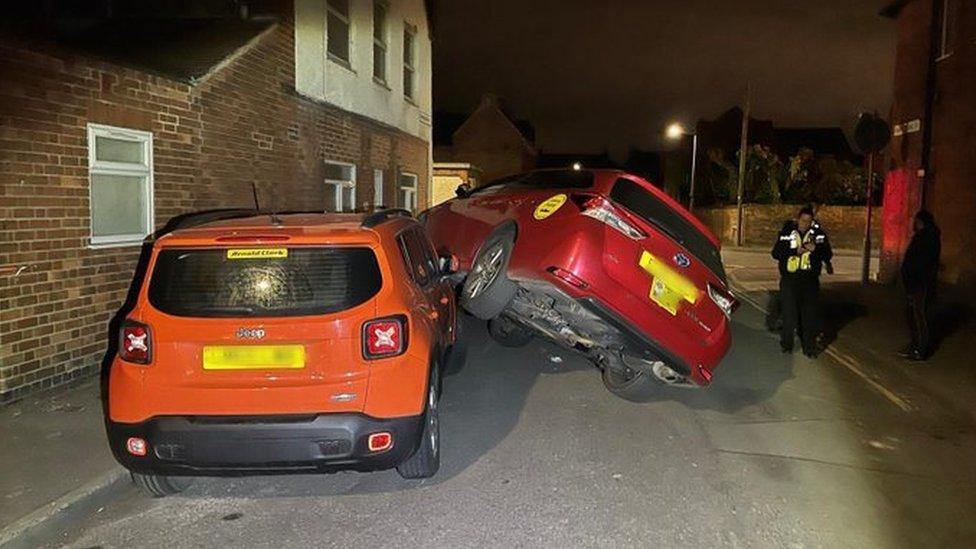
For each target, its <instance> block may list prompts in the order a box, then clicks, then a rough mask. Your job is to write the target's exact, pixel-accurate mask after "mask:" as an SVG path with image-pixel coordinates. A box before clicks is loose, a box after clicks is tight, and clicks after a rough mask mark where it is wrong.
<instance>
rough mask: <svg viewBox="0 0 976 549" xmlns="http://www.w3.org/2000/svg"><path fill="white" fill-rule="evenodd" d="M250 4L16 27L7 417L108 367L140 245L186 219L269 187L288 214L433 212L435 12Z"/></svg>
mask: <svg viewBox="0 0 976 549" xmlns="http://www.w3.org/2000/svg"><path fill="white" fill-rule="evenodd" d="M37 4H41V5H42V7H38V8H37V9H49V8H51V6H57V5H58V2H44V3H37ZM92 4H93V5H94V7H93V8H92V9H95V10H97V9H99V8H98V3H97V2H96V3H92ZM134 4H136V3H134ZM162 4H166V5H170V6H172V5H175V6H177V7H178V6H181V5H182V3H173V2H169V3H162ZM209 4H214V5H217V6H219V7H220V8H221V9H225V6H226V5H228V4H231V3H225V2H210V3H209ZM104 5H105V6H112V3H110V2H105V3H104ZM145 5H146V4H145V3H142V4H139V6H141V7H143V8H145ZM201 5H206V3H203V4H201ZM234 5H235V6H237V7H238V8H241V9H239V10H234V12H233V13H231V14H224V13H217V14H213V13H207V14H205V16H203V17H201V16H200V14H198V13H194V17H195V18H194V19H188V18H185V17H172V16H171V17H167V18H165V19H157V20H153V21H146V20H145V19H144V18H142V17H141V14H128V15H129V16H128V17H124V15H125V14H122V15H123V16H120V15H119V14H118V13H117V12H115V13H113V16H112V17H104V14H101V15H103V16H102V17H97V18H92V17H90V15H91V14H85V15H86V17H82V18H80V19H79V21H72V20H70V19H58V20H57V21H56V22H57V23H58V24H57V25H47V24H46V23H50V22H51V21H53V20H54V19H52V18H49V17H47V16H49V15H52V14H48V13H42V14H41V15H42V16H43V17H40V18H38V19H37V20H36V21H38V23H37V25H35V26H33V27H30V26H27V25H26V24H24V25H19V26H18V27H17V28H12V27H10V26H9V25H6V26H4V27H3V31H4V33H3V36H0V82H2V83H3V84H2V86H0V223H2V225H0V402H9V401H12V400H14V399H17V398H20V397H22V396H24V395H26V394H28V393H30V392H32V391H35V390H39V389H43V388H48V387H52V386H55V385H58V384H61V383H65V382H67V381H69V380H71V379H75V378H78V377H80V376H84V375H87V374H90V373H93V372H95V371H96V370H97V368H98V365H99V363H100V359H101V356H102V353H103V352H104V350H105V338H106V327H107V323H108V321H109V319H110V317H111V316H112V315H113V313H114V312H115V310H117V309H118V307H119V306H120V304H121V303H122V301H123V299H124V297H125V293H126V290H127V287H128V285H129V282H130V279H131V277H132V273H133V268H134V266H135V263H136V260H137V257H138V254H139V250H140V243H141V241H142V240H143V238H144V237H146V236H147V235H149V234H151V233H152V232H153V231H154V230H155V229H156V228H158V227H161V226H163V224H164V223H165V222H166V221H167V220H168V219H169V218H171V217H173V216H175V215H178V214H181V213H185V212H188V211H193V210H200V209H208V208H218V207H252V206H253V205H254V204H253V196H252V190H251V189H252V187H251V186H252V184H254V185H256V187H257V190H258V195H259V201H260V202H261V206H262V207H263V208H270V207H272V206H273V207H274V208H276V209H278V210H288V209H299V210H320V209H321V210H326V209H328V210H332V209H352V208H354V207H362V206H365V205H368V204H376V203H380V202H381V203H383V204H385V205H397V206H403V207H408V208H420V207H423V206H424V205H425V204H426V201H427V194H428V181H429V179H430V176H429V174H430V164H431V146H430V143H431V128H430V120H431V80H430V75H431V71H430V59H431V55H430V53H431V52H430V47H431V42H430V38H429V29H428V13H427V9H426V6H425V5H424V3H423V1H422V0H402V1H394V2H382V3H381V2H376V3H374V2H372V1H371V0H329V1H328V2H324V1H323V2H318V1H314V0H295V2H294V3H292V2H291V1H286V2H283V3H280V4H278V3H273V4H270V5H269V6H270V7H268V8H265V9H264V10H263V11H259V10H256V9H254V8H253V6H248V5H247V4H245V3H242V2H236V3H234ZM248 8H250V9H248ZM116 9H117V7H116ZM194 9H199V6H198V5H194ZM54 15H56V14H54ZM169 15H173V14H169ZM177 15H179V14H177Z"/></svg>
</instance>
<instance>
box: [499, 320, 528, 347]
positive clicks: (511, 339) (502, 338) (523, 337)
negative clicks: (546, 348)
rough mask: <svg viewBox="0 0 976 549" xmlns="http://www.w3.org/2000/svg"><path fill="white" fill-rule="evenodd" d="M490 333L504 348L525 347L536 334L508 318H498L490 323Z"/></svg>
mask: <svg viewBox="0 0 976 549" xmlns="http://www.w3.org/2000/svg"><path fill="white" fill-rule="evenodd" d="M488 333H489V334H490V335H491V338H492V339H494V340H495V341H497V342H498V343H499V344H500V345H502V346H503V347H524V346H525V345H526V344H528V343H529V342H530V341H532V338H533V337H535V336H534V334H533V333H532V332H531V331H530V330H529V329H528V328H526V327H524V326H522V325H521V324H519V323H517V322H515V321H513V320H512V319H510V318H508V317H507V316H497V317H495V318H493V319H491V320H489V321H488Z"/></svg>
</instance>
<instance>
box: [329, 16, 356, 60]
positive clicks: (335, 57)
mask: <svg viewBox="0 0 976 549" xmlns="http://www.w3.org/2000/svg"><path fill="white" fill-rule="evenodd" d="M352 5H353V0H349V3H348V6H349V14H348V15H343V14H341V13H339V12H338V11H336V10H335V9H333V7H332V4H330V3H329V0H325V56H326V57H327V58H328V59H329V61H332V62H334V63H338V64H339V65H342V66H344V67H346V68H352ZM330 13H331V14H332V15H335V16H336V17H338V18H339V19H340V20H342V22H343V23H345V24H346V29H347V31H346V53H347V54H348V55H349V59H343V58H341V57H339V56H338V55H334V54H333V53H332V52H330V51H329V14H330Z"/></svg>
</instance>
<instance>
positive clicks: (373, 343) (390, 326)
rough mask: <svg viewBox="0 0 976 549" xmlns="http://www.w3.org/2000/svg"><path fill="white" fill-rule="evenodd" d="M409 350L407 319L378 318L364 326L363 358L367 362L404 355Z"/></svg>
mask: <svg viewBox="0 0 976 549" xmlns="http://www.w3.org/2000/svg"><path fill="white" fill-rule="evenodd" d="M406 349H407V317H405V316H403V315H397V316H392V317H387V318H377V319H375V320H370V321H369V322H366V323H365V324H363V357H364V358H366V359H367V360H369V359H374V358H388V357H391V356H397V355H401V354H403V352H404V351H405V350H406Z"/></svg>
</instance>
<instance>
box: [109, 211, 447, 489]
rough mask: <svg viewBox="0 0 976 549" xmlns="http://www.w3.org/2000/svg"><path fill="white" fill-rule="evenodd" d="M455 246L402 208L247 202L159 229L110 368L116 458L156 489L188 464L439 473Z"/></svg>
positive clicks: (181, 476) (249, 470) (211, 469)
mask: <svg viewBox="0 0 976 549" xmlns="http://www.w3.org/2000/svg"><path fill="white" fill-rule="evenodd" d="M237 215H240V214H237ZM450 263H451V261H450V259H449V258H443V259H442V258H438V257H437V256H436V255H435V253H434V248H433V246H432V245H431V243H430V241H429V240H428V238H427V236H426V234H425V233H424V231H423V228H422V227H421V226H420V225H419V224H418V223H417V222H416V221H415V220H414V219H412V218H410V217H409V213H408V212H404V211H400V210H392V211H391V210H386V211H381V212H377V213H375V214H372V215H364V214H321V213H318V214H283V215H277V216H276V215H273V214H272V215H254V214H249V215H248V216H247V217H236V218H231V219H223V220H218V221H210V222H205V223H202V224H199V225H197V226H191V227H189V228H181V229H177V230H175V231H173V232H170V233H168V234H165V235H164V236H162V237H160V238H158V239H157V240H156V241H155V242H154V243H152V252H151V255H149V259H148V264H147V270H146V275H145V276H144V277H143V281H144V282H142V283H141V287H139V288H138V297H137V298H136V301H135V305H134V307H133V308H132V310H131V312H129V313H128V315H127V316H126V317H125V320H124V321H123V323H122V325H121V329H120V333H119V341H118V353H117V354H116V355H115V357H114V359H113V360H112V363H111V366H110V370H109V384H108V409H107V421H106V424H107V430H108V438H109V442H110V444H111V447H112V452H113V454H114V455H115V458H116V459H117V460H118V461H119V463H121V464H122V465H123V466H124V467H126V468H127V469H129V470H130V471H131V472H132V476H133V478H134V479H135V481H136V483H137V484H139V485H140V486H141V487H143V488H144V489H146V490H148V491H149V492H151V493H153V494H154V495H166V494H171V493H175V492H178V491H180V490H182V489H183V488H185V486H186V484H188V482H187V479H186V478H185V477H188V476H211V475H241V474H263V473H279V472H296V473H302V472H310V471H312V472H314V471H322V472H331V471H336V470H340V469H353V470H359V471H370V470H378V469H388V468H391V467H396V468H397V471H398V472H399V473H400V475H402V476H403V477H405V478H426V477H429V476H431V475H433V474H434V473H436V472H437V469H438V466H439V459H440V454H439V431H438V417H437V401H438V397H439V392H440V387H441V383H440V380H441V371H442V365H444V364H445V361H446V360H447V359H448V357H449V355H450V353H451V350H452V348H453V345H454V342H455V337H456V334H455V332H456V329H455V322H456V318H455V308H454V293H453V291H452V287H451V285H450V282H449V281H448V280H447V277H446V276H445V275H446V274H447V273H448V272H450V267H449V266H448V265H450ZM134 290H135V289H134Z"/></svg>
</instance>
